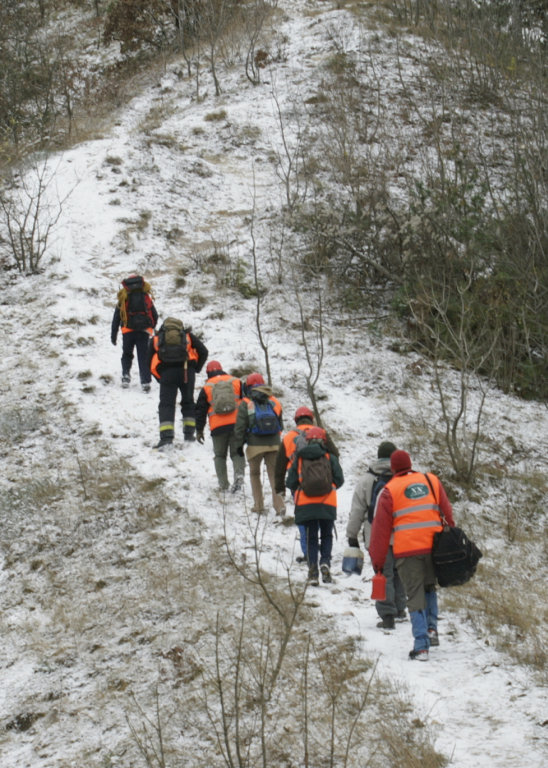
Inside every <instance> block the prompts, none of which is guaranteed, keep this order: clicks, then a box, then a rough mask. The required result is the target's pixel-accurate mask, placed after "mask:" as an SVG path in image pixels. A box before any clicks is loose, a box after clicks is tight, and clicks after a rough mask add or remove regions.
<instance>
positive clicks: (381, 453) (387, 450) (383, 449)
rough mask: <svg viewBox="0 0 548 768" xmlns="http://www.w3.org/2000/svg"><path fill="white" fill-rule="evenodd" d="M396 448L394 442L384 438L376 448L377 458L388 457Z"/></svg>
mask: <svg viewBox="0 0 548 768" xmlns="http://www.w3.org/2000/svg"><path fill="white" fill-rule="evenodd" d="M397 450H398V449H397V448H396V446H395V445H394V443H391V442H390V441H389V440H384V441H383V442H382V443H381V444H380V445H379V447H378V448H377V458H378V459H389V458H390V457H391V456H392V454H393V453H394V451H397Z"/></svg>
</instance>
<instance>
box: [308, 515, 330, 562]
mask: <svg viewBox="0 0 548 768" xmlns="http://www.w3.org/2000/svg"><path fill="white" fill-rule="evenodd" d="M304 527H305V529H306V557H307V560H308V565H309V567H310V566H311V565H315V566H317V565H318V550H319V554H320V565H331V550H332V549H333V520H307V521H306V523H304ZM318 536H319V538H320V542H319V543H318Z"/></svg>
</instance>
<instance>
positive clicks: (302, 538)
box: [297, 525, 306, 557]
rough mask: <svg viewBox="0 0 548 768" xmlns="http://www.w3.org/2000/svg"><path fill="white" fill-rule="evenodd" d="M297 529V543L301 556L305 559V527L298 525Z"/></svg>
mask: <svg viewBox="0 0 548 768" xmlns="http://www.w3.org/2000/svg"><path fill="white" fill-rule="evenodd" d="M297 528H298V529H299V541H300V544H301V552H302V553H303V556H304V557H306V526H304V525H298V526H297Z"/></svg>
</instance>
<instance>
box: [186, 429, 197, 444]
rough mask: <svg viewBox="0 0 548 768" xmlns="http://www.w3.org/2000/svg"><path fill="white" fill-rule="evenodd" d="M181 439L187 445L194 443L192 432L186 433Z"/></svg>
mask: <svg viewBox="0 0 548 768" xmlns="http://www.w3.org/2000/svg"><path fill="white" fill-rule="evenodd" d="M183 437H184V439H185V441H186V442H187V443H194V442H195V441H196V435H195V434H194V432H186V433H185V434H184V435H183Z"/></svg>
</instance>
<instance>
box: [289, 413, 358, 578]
mask: <svg viewBox="0 0 548 768" xmlns="http://www.w3.org/2000/svg"><path fill="white" fill-rule="evenodd" d="M305 437H306V442H305V444H304V445H303V446H302V447H297V453H296V456H295V458H294V460H293V463H292V465H291V467H290V468H289V472H288V473H287V479H286V482H285V484H286V486H287V487H288V488H289V490H290V491H293V492H294V494H295V522H296V523H297V525H304V527H305V528H306V556H307V561H308V583H309V584H311V585H313V586H318V584H319V572H318V554H319V558H320V570H321V573H322V581H323V582H324V583H325V584H329V583H331V582H332V581H333V579H332V577H331V571H330V566H331V552H332V549H333V528H334V524H335V520H336V519H337V492H336V489H337V488H340V487H341V485H342V484H343V483H344V476H343V471H342V468H341V465H340V464H339V460H338V458H337V457H336V456H335V455H334V454H329V453H328V452H327V450H326V433H325V430H324V429H322V428H321V427H311V428H310V429H308V430H306V432H305Z"/></svg>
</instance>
